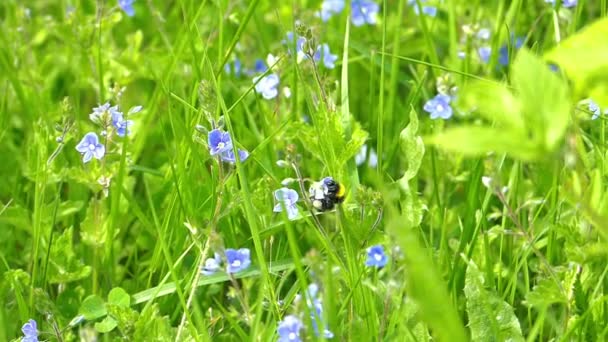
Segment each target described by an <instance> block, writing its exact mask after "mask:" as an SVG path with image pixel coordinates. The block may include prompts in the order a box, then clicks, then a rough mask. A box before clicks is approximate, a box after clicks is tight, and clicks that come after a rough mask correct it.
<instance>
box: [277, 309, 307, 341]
mask: <svg viewBox="0 0 608 342" xmlns="http://www.w3.org/2000/svg"><path fill="white" fill-rule="evenodd" d="M303 327H304V324H302V321H301V320H300V319H299V318H298V317H296V316H294V315H288V316H285V318H283V320H282V321H280V322H279V327H278V328H277V333H278V334H279V342H300V341H302V340H301V339H300V330H302V328H303Z"/></svg>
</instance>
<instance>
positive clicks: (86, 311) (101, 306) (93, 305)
mask: <svg viewBox="0 0 608 342" xmlns="http://www.w3.org/2000/svg"><path fill="white" fill-rule="evenodd" d="M78 313H79V314H81V315H83V316H84V318H85V319H86V320H94V319H97V318H99V317H103V316H105V315H106V314H107V313H108V311H107V310H106V304H105V303H104V301H103V299H101V297H99V296H97V295H90V296H88V297H87V298H85V299H84V300H83V301H82V304H80V310H78Z"/></svg>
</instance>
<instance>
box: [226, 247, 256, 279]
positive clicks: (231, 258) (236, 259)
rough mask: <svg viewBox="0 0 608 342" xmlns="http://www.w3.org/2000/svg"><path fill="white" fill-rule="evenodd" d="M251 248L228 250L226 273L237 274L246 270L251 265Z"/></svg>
mask: <svg viewBox="0 0 608 342" xmlns="http://www.w3.org/2000/svg"><path fill="white" fill-rule="evenodd" d="M249 254H250V252H249V248H241V249H238V250H237V249H232V248H227V249H226V263H227V265H226V272H228V273H237V272H240V271H244V270H246V269H247V268H248V267H249V265H251V257H250V255H249Z"/></svg>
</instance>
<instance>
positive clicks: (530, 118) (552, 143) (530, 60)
mask: <svg viewBox="0 0 608 342" xmlns="http://www.w3.org/2000/svg"><path fill="white" fill-rule="evenodd" d="M512 70H513V71H512V74H511V79H512V82H513V86H514V87H515V88H516V89H517V96H518V98H519V100H520V102H521V104H522V110H523V115H524V118H525V122H526V126H527V127H528V133H529V134H530V135H531V136H532V137H533V140H534V142H535V143H537V144H539V145H540V146H541V147H542V148H544V149H545V150H546V151H552V150H553V149H554V148H555V147H556V145H557V143H558V142H559V141H560V140H561V139H562V137H563V136H564V133H566V128H567V127H568V123H569V121H570V110H571V104H570V99H569V93H568V87H567V86H566V83H565V81H564V80H563V79H561V78H560V77H559V75H558V74H557V73H555V72H553V71H551V69H549V67H548V66H547V64H546V63H545V62H543V60H542V59H540V58H539V57H536V56H535V55H533V54H532V53H531V52H529V51H528V50H526V49H522V50H520V51H519V53H518V54H517V58H516V59H515V62H514V63H513V69H512Z"/></svg>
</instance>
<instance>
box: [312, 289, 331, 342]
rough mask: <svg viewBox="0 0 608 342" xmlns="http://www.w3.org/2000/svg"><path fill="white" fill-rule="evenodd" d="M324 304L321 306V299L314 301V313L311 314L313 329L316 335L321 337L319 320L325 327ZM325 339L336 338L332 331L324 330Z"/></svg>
mask: <svg viewBox="0 0 608 342" xmlns="http://www.w3.org/2000/svg"><path fill="white" fill-rule="evenodd" d="M322 314H323V304H321V300H320V299H318V298H317V299H315V300H314V312H312V313H311V315H310V316H311V317H310V318H311V319H312V328H313V330H314V331H315V335H317V336H319V327H318V326H317V319H318V320H320V321H321V324H322V325H324V322H323V321H322V319H323V316H322ZM323 337H325V338H333V337H334V333H332V332H331V331H329V329H325V327H324V329H323Z"/></svg>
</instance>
